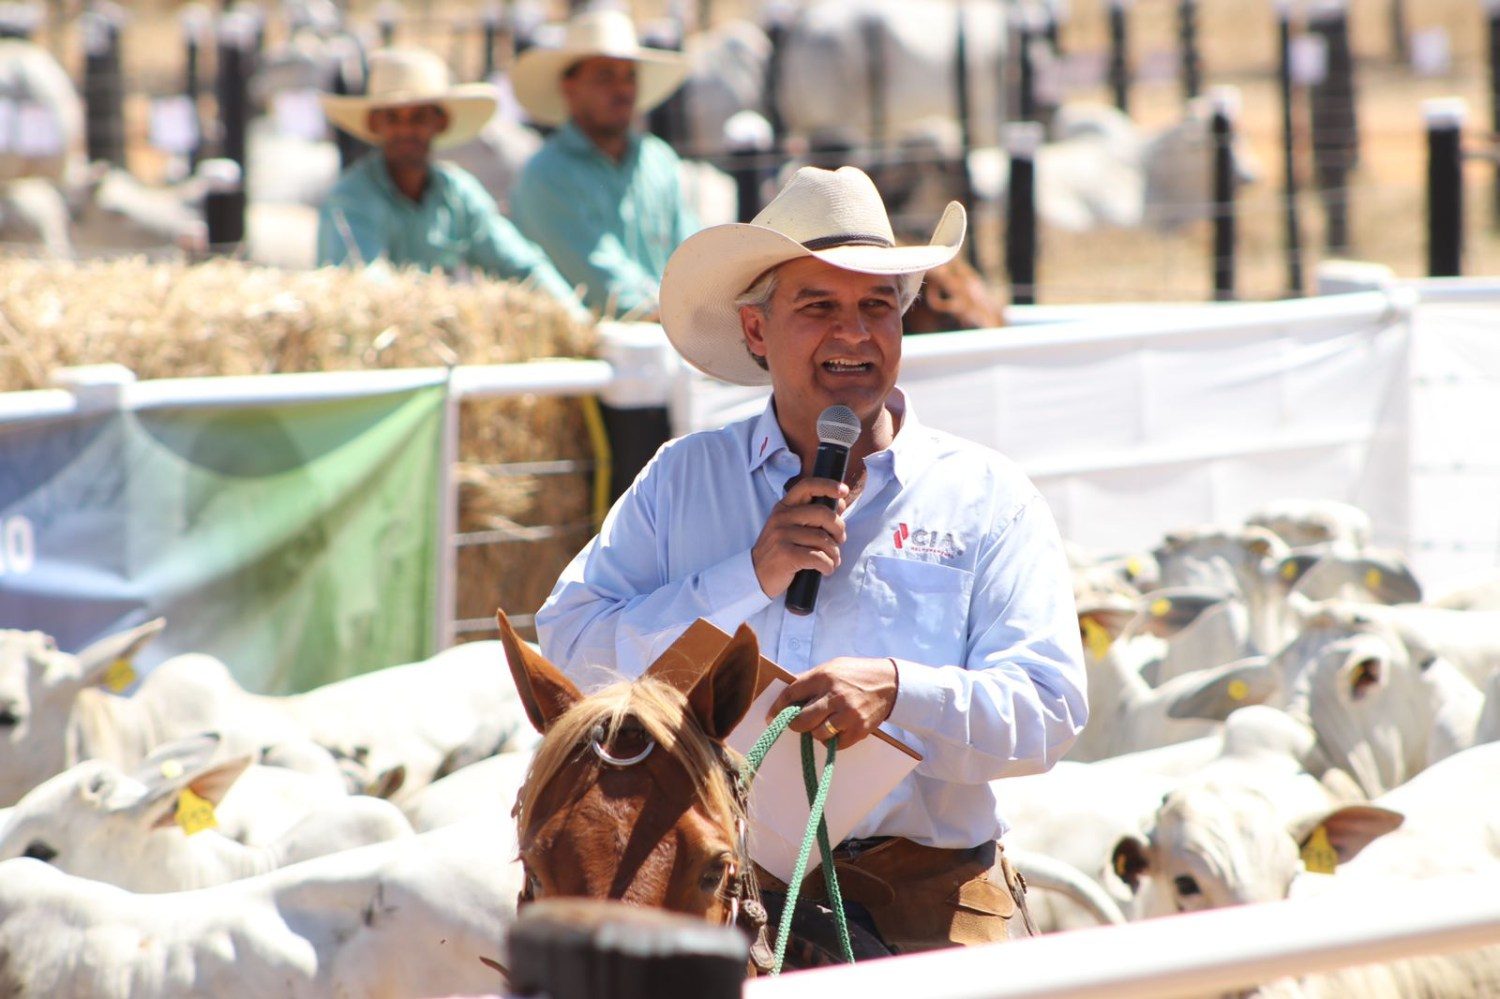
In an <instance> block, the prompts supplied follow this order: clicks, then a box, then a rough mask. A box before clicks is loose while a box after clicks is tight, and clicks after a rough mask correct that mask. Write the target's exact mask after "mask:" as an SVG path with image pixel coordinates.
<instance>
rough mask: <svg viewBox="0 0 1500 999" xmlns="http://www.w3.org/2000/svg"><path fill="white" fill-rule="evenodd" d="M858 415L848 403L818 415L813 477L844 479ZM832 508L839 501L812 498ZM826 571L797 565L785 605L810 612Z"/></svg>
mask: <svg viewBox="0 0 1500 999" xmlns="http://www.w3.org/2000/svg"><path fill="white" fill-rule="evenodd" d="M859 430H860V427H859V417H857V416H855V415H854V410H852V409H850V408H849V407H848V406H829V407H828V408H827V409H825V410H823V412H822V413H821V414H819V416H818V453H817V456H816V457H815V458H814V459H813V470H812V473H813V477H814V478H818V479H833V480H835V481H837V482H843V481H844V470H845V469H846V468H848V467H849V449H850V448H851V447H853V446H854V442H855V441H857V440H859ZM813 502H814V503H818V504H821V505H822V506H826V507H828V509H830V510H832V509H833V508H834V507H835V506H836V505H837V503H836V501H834V500H831V499H829V498H828V497H826V496H819V497H818V498H817V499H815V500H813ZM822 582H823V574H822V573H821V572H819V571H818V570H816V569H798V570H797V574H796V575H795V576H793V577H792V585H791V586H789V587H787V591H786V609H787V610H789V611H791V612H792V613H793V614H811V613H812V612H813V605H814V604H816V603H817V602H818V585H819V584H820V583H822Z"/></svg>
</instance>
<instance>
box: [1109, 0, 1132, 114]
mask: <svg viewBox="0 0 1500 999" xmlns="http://www.w3.org/2000/svg"><path fill="white" fill-rule="evenodd" d="M1129 5H1130V0H1109V87H1110V90H1111V91H1113V92H1114V95H1115V107H1117V108H1119V109H1120V110H1121V111H1123V112H1125V113H1126V114H1129V113H1130V56H1129V35H1128V33H1127V30H1126V28H1127V25H1126V20H1125V14H1126V10H1127V8H1128V7H1129Z"/></svg>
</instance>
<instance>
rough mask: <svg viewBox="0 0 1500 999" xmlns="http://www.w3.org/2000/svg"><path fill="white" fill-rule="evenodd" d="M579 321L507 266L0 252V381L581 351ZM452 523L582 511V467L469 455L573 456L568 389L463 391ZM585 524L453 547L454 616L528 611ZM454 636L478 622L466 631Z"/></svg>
mask: <svg viewBox="0 0 1500 999" xmlns="http://www.w3.org/2000/svg"><path fill="white" fill-rule="evenodd" d="M594 346H595V336H594V331H593V329H592V328H590V327H586V326H582V325H580V324H578V323H576V322H575V321H573V320H572V319H571V318H570V317H569V315H568V313H567V312H566V311H565V310H564V309H562V308H561V307H559V306H558V305H557V304H556V303H555V302H554V301H553V300H552V299H551V298H550V297H548V296H547V295H545V294H542V293H540V292H536V291H533V290H531V289H529V288H527V287H524V286H522V285H518V284H514V283H510V282H498V281H485V280H481V281H475V282H472V283H456V282H452V281H449V280H448V279H446V278H444V277H442V276H440V275H432V274H426V273H423V272H419V271H412V270H406V271H393V270H383V269H371V270H368V271H364V272H356V271H350V270H344V269H335V268H323V269H320V270H315V271H281V270H275V269H272V268H265V267H256V266H252V265H249V264H245V263H242V262H239V261H232V260H213V261H209V262H206V263H201V264H195V265H187V264H184V263H170V262H168V263H163V262H149V261H146V260H144V259H140V258H129V259H118V260H110V261H92V262H80V263H76V264H74V263H59V262H55V261H38V260H25V259H18V258H17V259H0V391H17V390H22V389H32V388H44V387H47V385H48V381H49V379H50V377H51V372H53V371H54V370H56V369H58V368H62V367H69V366H72V365H80V364H98V363H103V362H107V361H113V362H117V363H119V364H123V365H125V366H126V367H128V368H130V369H131V370H132V371H134V372H135V373H136V376H137V377H139V378H141V379H151V378H182V377H193V376H211V375H249V374H271V373H281V372H294V371H355V370H368V369H371V368H408V367H433V366H444V365H449V364H504V363H511V362H517V361H525V360H530V359H534V358H547V357H587V356H591V355H592V354H593V353H594ZM461 427H462V431H461V435H460V441H459V456H460V459H461V462H462V464H461V465H460V467H459V469H458V472H457V475H458V481H459V529H460V530H461V531H482V530H493V529H499V528H504V527H507V526H510V525H523V526H535V525H555V524H577V523H580V522H586V521H587V520H588V518H589V515H590V500H591V495H592V492H591V490H592V482H591V480H590V478H589V476H588V475H586V474H585V475H568V476H555V477H551V476H549V477H526V478H515V477H503V476H500V475H496V474H494V473H492V472H490V471H488V470H487V469H485V468H484V466H487V465H499V464H505V463H510V462H518V461H538V460H549V459H561V458H576V459H588V458H590V457H591V455H590V452H589V447H588V433H587V431H586V428H585V424H584V421H583V415H582V412H581V407H580V405H579V403H578V402H577V401H576V400H573V399H551V398H520V399H499V400H480V401H473V402H468V403H465V404H464V406H463V410H462V419H461ZM587 540H588V534H587V533H586V532H585V531H579V532H575V533H574V534H572V535H570V536H567V537H561V538H556V539H552V540H547V541H540V542H528V543H511V544H505V545H497V546H485V547H482V548H469V549H464V550H463V551H461V552H460V558H459V576H458V594H459V600H458V602H459V607H458V616H459V617H460V618H466V617H467V618H478V617H489V616H492V615H493V614H494V611H495V608H496V607H504V608H505V609H506V611H507V612H509V613H514V614H529V613H531V612H533V611H534V610H535V609H536V608H537V607H538V606H540V604H541V601H542V599H543V598H545V596H546V594H547V592H548V591H549V590H550V588H551V586H552V583H553V581H554V580H556V578H557V574H558V572H560V571H561V569H562V567H563V565H565V564H566V562H567V560H568V559H569V558H571V557H572V556H573V554H574V553H575V552H576V551H577V550H578V549H579V548H580V547H582V545H583V543H584V542H585V541H587ZM469 637H483V636H481V635H474V636H469Z"/></svg>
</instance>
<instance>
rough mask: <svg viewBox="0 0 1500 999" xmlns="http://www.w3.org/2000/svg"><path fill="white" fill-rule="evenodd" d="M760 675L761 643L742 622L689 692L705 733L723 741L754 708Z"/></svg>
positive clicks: (693, 710) (689, 697)
mask: <svg viewBox="0 0 1500 999" xmlns="http://www.w3.org/2000/svg"><path fill="white" fill-rule="evenodd" d="M759 678H760V643H759V642H758V641H756V639H755V632H753V631H751V630H750V626H749V625H744V624H742V625H740V626H739V629H738V630H737V631H735V633H734V637H733V638H731V639H730V640H729V642H728V644H726V645H725V646H724V648H723V649H721V650H720V651H719V654H718V656H717V657H716V658H715V659H714V661H713V663H712V665H710V666H709V667H708V671H707V672H705V673H704V674H703V675H702V676H701V677H699V678H698V682H697V683H695V684H693V689H692V690H690V691H688V695H687V699H688V708H689V710H691V711H692V713H693V717H694V718H696V719H697V720H698V725H699V727H700V728H702V729H703V733H704V734H705V735H707V736H708V737H709V738H710V739H716V740H718V741H719V742H723V741H724V740H725V739H726V738H728V737H729V733H730V732H733V731H734V727H735V726H736V725H738V724H739V723H740V719H742V718H744V717H745V712H746V711H749V710H750V704H751V703H752V702H753V701H754V700H755V690H756V682H757V680H758V679H759Z"/></svg>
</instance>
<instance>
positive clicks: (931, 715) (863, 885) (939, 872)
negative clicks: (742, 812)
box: [536, 167, 1088, 950]
mask: <svg viewBox="0 0 1500 999" xmlns="http://www.w3.org/2000/svg"><path fill="white" fill-rule="evenodd" d="M964 227H965V217H964V212H963V208H962V207H961V206H960V205H958V204H957V203H956V202H955V203H952V204H950V205H949V206H948V208H947V210H946V211H945V212H944V214H943V217H942V219H941V221H940V222H939V223H938V226H937V229H936V231H935V233H934V235H933V237H932V239H931V241H930V242H929V243H928V244H927V245H925V246H896V245H895V241H894V239H893V237H892V233H891V225H890V221H889V219H888V217H887V215H886V211H885V206H884V205H883V204H882V203H881V200H880V195H879V194H878V193H877V192H876V190H875V186H874V184H873V183H872V182H871V181H870V178H869V177H867V176H866V175H865V174H864V173H862V172H861V171H859V170H856V169H854V168H853V167H844V168H842V169H839V170H837V171H828V170H820V169H817V168H814V167H804V168H803V169H801V170H799V171H797V173H796V174H795V175H794V176H793V178H792V179H791V180H790V181H789V182H788V184H787V186H786V187H785V188H784V189H783V190H782V191H781V193H780V194H778V195H777V196H776V199H775V200H774V201H772V202H771V203H770V204H769V205H767V206H766V207H765V209H764V210H763V211H761V213H760V214H759V215H757V216H756V218H755V219H754V221H753V222H751V223H750V224H748V225H723V226H715V227H713V228H710V229H706V230H704V231H703V232H700V233H698V234H696V235H694V236H692V237H690V238H689V239H688V240H687V241H686V242H684V243H683V244H682V246H680V247H678V249H677V252H676V253H674V254H673V255H672V259H671V261H670V262H669V263H668V265H667V269H666V274H665V276H664V277H663V279H662V294H661V299H662V325H663V326H664V327H665V328H666V332H667V336H668V337H669V338H670V339H671V341H672V343H673V344H674V345H675V346H676V348H677V350H678V351H679V352H680V353H681V354H682V356H683V357H684V358H686V360H687V361H688V362H689V363H690V364H692V365H693V366H694V367H696V368H698V369H699V370H701V371H703V372H705V373H707V374H709V375H712V376H714V377H716V378H720V379H723V380H725V381H729V382H734V383H736V384H740V385H770V386H771V398H770V400H769V402H768V403H767V405H766V408H765V410H764V411H763V412H762V413H761V414H760V415H758V416H755V417H752V418H750V419H746V420H742V421H740V422H738V423H732V424H730V425H728V426H726V427H723V428H722V429H719V430H712V431H705V432H701V433H695V434H690V435H688V436H686V437H683V438H680V439H678V440H675V441H672V442H671V443H669V444H667V445H666V446H664V447H663V448H662V449H661V450H660V451H659V452H658V453H657V455H656V457H655V458H654V459H653V460H652V462H651V463H650V464H649V465H648V466H647V467H646V469H645V470H644V471H642V473H641V474H640V476H639V477H638V478H637V479H636V481H635V483H634V484H633V485H632V486H631V488H630V489H629V490H628V491H627V492H626V494H625V495H624V496H623V497H622V498H621V499H620V501H619V502H618V503H617V504H616V505H615V508H614V509H613V510H612V511H611V512H610V515H609V517H608V519H607V520H606V521H605V523H604V526H603V529H602V530H601V531H600V533H599V535H598V537H596V538H595V539H594V540H593V541H592V542H591V543H590V544H589V545H588V546H587V547H586V548H585V549H584V550H583V552H581V553H580V554H579V555H578V557H577V558H575V559H574V560H573V562H572V564H570V565H569V566H568V567H567V569H566V570H564V572H563V574H562V577H561V578H560V579H559V580H558V583H557V585H556V587H555V588H554V589H553V591H552V594H551V596H550V597H549V598H548V599H547V602H546V604H545V605H544V606H543V607H542V609H541V611H540V612H539V613H538V614H537V618H536V623H537V632H538V635H539V636H540V639H541V643H542V648H543V651H544V652H545V653H546V654H547V655H548V656H549V657H551V658H552V659H553V661H554V662H557V663H559V664H563V665H564V667H565V668H567V669H569V670H571V671H572V672H573V673H574V675H575V677H577V678H579V679H580V680H581V681H583V682H584V683H590V682H591V681H593V680H594V679H596V678H595V677H592V676H590V675H589V672H588V671H589V670H590V669H591V668H592V667H594V666H596V665H602V666H604V667H610V668H613V669H616V670H618V671H619V672H620V673H623V674H624V675H626V676H636V675H639V674H640V673H641V672H642V671H643V670H644V669H645V668H646V666H648V665H649V664H650V663H651V662H652V661H653V660H654V659H655V658H656V657H657V656H658V655H659V654H660V653H661V652H662V651H663V650H664V649H666V648H667V647H668V646H669V645H670V644H671V643H672V642H673V641H674V640H675V639H676V638H677V637H678V636H679V635H680V634H681V633H682V631H683V630H684V629H685V628H686V627H687V626H688V625H690V624H691V623H692V622H693V621H694V620H695V619H697V618H699V617H703V618H707V619H708V620H709V621H711V622H712V623H714V624H715V625H717V626H718V627H719V628H721V629H723V630H725V631H729V632H733V631H734V629H735V628H736V627H738V626H739V625H740V624H741V623H748V624H749V625H750V626H751V628H753V629H754V631H755V633H756V635H757V636H758V638H759V640H760V643H761V647H762V648H763V649H764V650H765V653H766V655H768V656H769V657H771V658H772V659H774V660H776V661H777V662H779V663H780V664H781V665H782V666H784V667H786V668H787V669H788V670H791V671H792V672H794V673H797V674H799V679H798V680H797V681H796V682H795V683H793V684H791V685H790V686H789V687H788V688H787V689H786V691H785V692H784V693H783V694H782V696H781V698H780V701H779V702H778V703H777V704H776V705H775V706H774V708H773V713H774V712H775V711H778V710H780V709H781V708H783V707H785V706H786V705H788V704H791V703H797V702H800V703H802V704H803V710H802V713H801V715H800V716H799V717H798V719H797V720H796V721H795V722H793V723H792V728H793V729H795V730H798V731H811V732H813V733H814V734H815V735H816V736H817V737H819V738H821V739H837V740H838V745H839V746H840V747H841V748H843V747H848V746H851V745H854V744H855V743H857V742H859V741H860V740H862V739H864V738H865V737H867V736H868V735H869V734H870V733H871V732H872V731H873V730H874V729H876V728H877V727H881V728H885V729H887V730H888V731H889V732H890V733H891V734H893V735H896V736H897V737H899V738H901V739H903V740H904V741H906V742H907V743H908V744H910V745H912V746H915V747H917V748H918V749H919V750H920V751H921V753H922V755H923V762H922V763H921V765H920V766H918V767H917V769H916V770H915V771H914V772H913V773H912V774H910V775H909V776H908V777H907V778H906V779H905V780H903V781H902V782H901V783H900V784H899V785H897V788H896V790H895V791H894V792H892V793H891V794H890V795H889V796H888V797H887V798H886V799H885V800H884V801H882V802H881V803H880V804H879V805H877V806H876V808H875V809H874V810H873V811H872V812H871V813H870V814H869V815H867V816H866V817H865V818H864V819H863V820H861V822H860V824H859V825H858V826H857V827H856V829H855V830H854V832H853V837H852V838H851V839H850V840H847V841H845V843H844V845H843V846H842V847H841V848H840V850H839V851H838V852H839V853H840V855H841V860H842V861H843V863H841V865H840V866H841V869H842V867H843V866H844V864H847V865H848V866H849V867H850V868H851V870H853V871H855V872H856V873H857V875H858V876H857V877H854V878H852V879H850V880H848V881H846V882H845V892H844V894H845V897H846V898H851V897H852V898H853V899H854V900H855V901H857V902H859V903H861V904H862V905H864V906H865V908H866V909H867V910H868V911H869V913H870V915H871V916H872V918H873V921H874V923H875V924H876V926H877V927H878V929H879V930H880V932H881V934H882V935H883V936H884V937H885V939H886V941H887V942H888V943H890V944H892V945H894V946H896V947H897V948H898V949H902V950H920V949H923V948H927V947H933V946H944V945H948V944H955V943H980V942H985V941H989V940H995V939H1001V938H1003V937H1004V936H1006V934H1007V932H1008V927H1007V920H1008V919H1009V917H1010V916H1011V915H1012V914H1013V913H1014V912H1015V911H1017V905H1016V903H1017V902H1018V901H1021V899H1022V895H1023V891H1022V890H1021V889H1020V887H1019V886H1018V884H1017V882H1016V881H1015V880H1014V879H1012V878H1011V877H1010V872H1009V870H1008V865H1006V863H1005V861H1004V859H1003V858H1004V854H1003V852H997V848H996V845H995V841H996V840H997V839H998V838H999V837H1000V836H1001V834H1003V833H1004V832H1005V831H1006V825H1005V822H1004V820H1003V819H1002V818H1001V817H1000V815H999V813H998V811H997V801H996V795H995V792H994V790H993V789H992V786H991V784H990V782H991V781H993V780H995V779H996V778H1000V777H1007V776H1015V775H1020V774H1029V773H1036V772H1039V771H1043V770H1046V769H1048V768H1049V767H1051V766H1052V764H1053V763H1055V762H1056V761H1057V760H1058V759H1059V758H1060V757H1061V756H1062V755H1063V753H1064V752H1066V751H1067V749H1068V747H1069V746H1070V745H1071V744H1072V743H1073V741H1074V739H1075V738H1076V736H1077V734H1078V732H1079V731H1080V730H1081V729H1082V727H1083V724H1084V722H1085V720H1086V719H1087V717H1088V706H1087V700H1086V696H1085V678H1084V672H1083V651H1082V648H1081V644H1080V642H1079V633H1078V618H1077V613H1076V610H1075V607H1074V603H1073V593H1072V584H1071V578H1070V572H1069V569H1068V562H1067V558H1066V556H1065V554H1064V552H1063V546H1062V541H1061V539H1060V537H1059V535H1058V530H1057V527H1056V525H1055V523H1054V521H1053V519H1052V515H1051V513H1050V511H1049V510H1048V508H1047V505H1046V503H1045V502H1044V501H1043V499H1042V497H1041V496H1040V495H1039V494H1038V493H1037V491H1036V489H1035V487H1034V486H1032V484H1031V483H1030V482H1029V481H1028V480H1027V478H1026V476H1025V475H1024V474H1023V473H1022V472H1021V471H1020V470H1019V469H1018V468H1017V467H1016V466H1015V465H1014V464H1013V463H1011V462H1010V461H1009V460H1008V459H1006V458H1004V457H1002V456H1001V455H999V454H997V453H995V452H994V451H992V450H990V449H988V448H985V447H982V446H979V445H977V444H974V443H971V442H968V441H965V440H962V439H960V438H958V437H954V436H952V435H950V434H946V433H942V432H940V431H938V430H935V429H933V428H931V427H927V426H924V425H923V424H922V423H921V422H920V421H919V420H918V418H917V414H916V413H915V412H914V411H913V408H912V407H911V405H910V404H909V403H908V402H907V399H906V397H905V396H904V394H903V393H902V392H901V390H900V389H898V388H897V387H896V380H897V376H898V374H899V371H900V363H901V346H902V337H901V334H902V330H901V316H902V313H903V312H905V310H906V308H907V307H908V306H909V305H910V304H911V302H912V301H913V299H914V298H915V297H916V294H917V290H918V287H919V285H920V283H921V280H922V274H923V273H924V272H925V271H927V270H929V269H930V268H932V267H935V266H937V265H939V264H941V263H943V262H945V261H947V260H950V259H952V258H953V256H954V255H955V254H956V253H957V252H958V249H959V245H960V243H961V242H962V240H963V233H964ZM839 404H842V405H844V406H848V407H849V408H850V409H852V410H853V411H854V413H855V415H856V416H857V417H858V419H859V425H860V431H859V437H858V440H857V442H856V443H855V444H854V446H853V447H852V448H851V449H850V454H849V467H848V472H847V473H846V476H845V481H844V482H835V481H832V480H830V479H825V478H818V477H815V476H814V475H813V469H814V456H815V454H816V452H817V448H818V437H817V433H816V429H815V428H816V424H817V422H818V418H819V415H820V414H821V413H822V412H823V411H824V409H825V408H827V407H830V406H833V405H839ZM816 500H825V501H828V502H829V503H830V506H824V505H820V504H819V503H817V502H815V501H816ZM804 569H812V570H815V571H817V572H819V573H821V574H822V576H823V578H822V586H821V590H820V595H819V597H818V599H817V602H816V604H815V606H814V609H813V612H812V613H811V614H807V615H798V614H795V613H792V612H791V611H789V610H788V609H787V607H786V606H785V602H784V600H783V596H784V594H785V593H786V591H787V589H788V586H789V584H790V583H791V581H792V579H793V577H794V576H795V574H796V573H797V572H799V571H800V570H804ZM1007 883H1009V885H1010V887H1011V891H1009V892H1007V891H1006V890H1005V888H1006V886H1007ZM771 887H772V888H773V889H774V887H775V885H774V884H773V885H772V886H771ZM898 896H899V897H898ZM1021 911H1022V912H1023V913H1024V905H1023V906H1022V907H1021Z"/></svg>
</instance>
